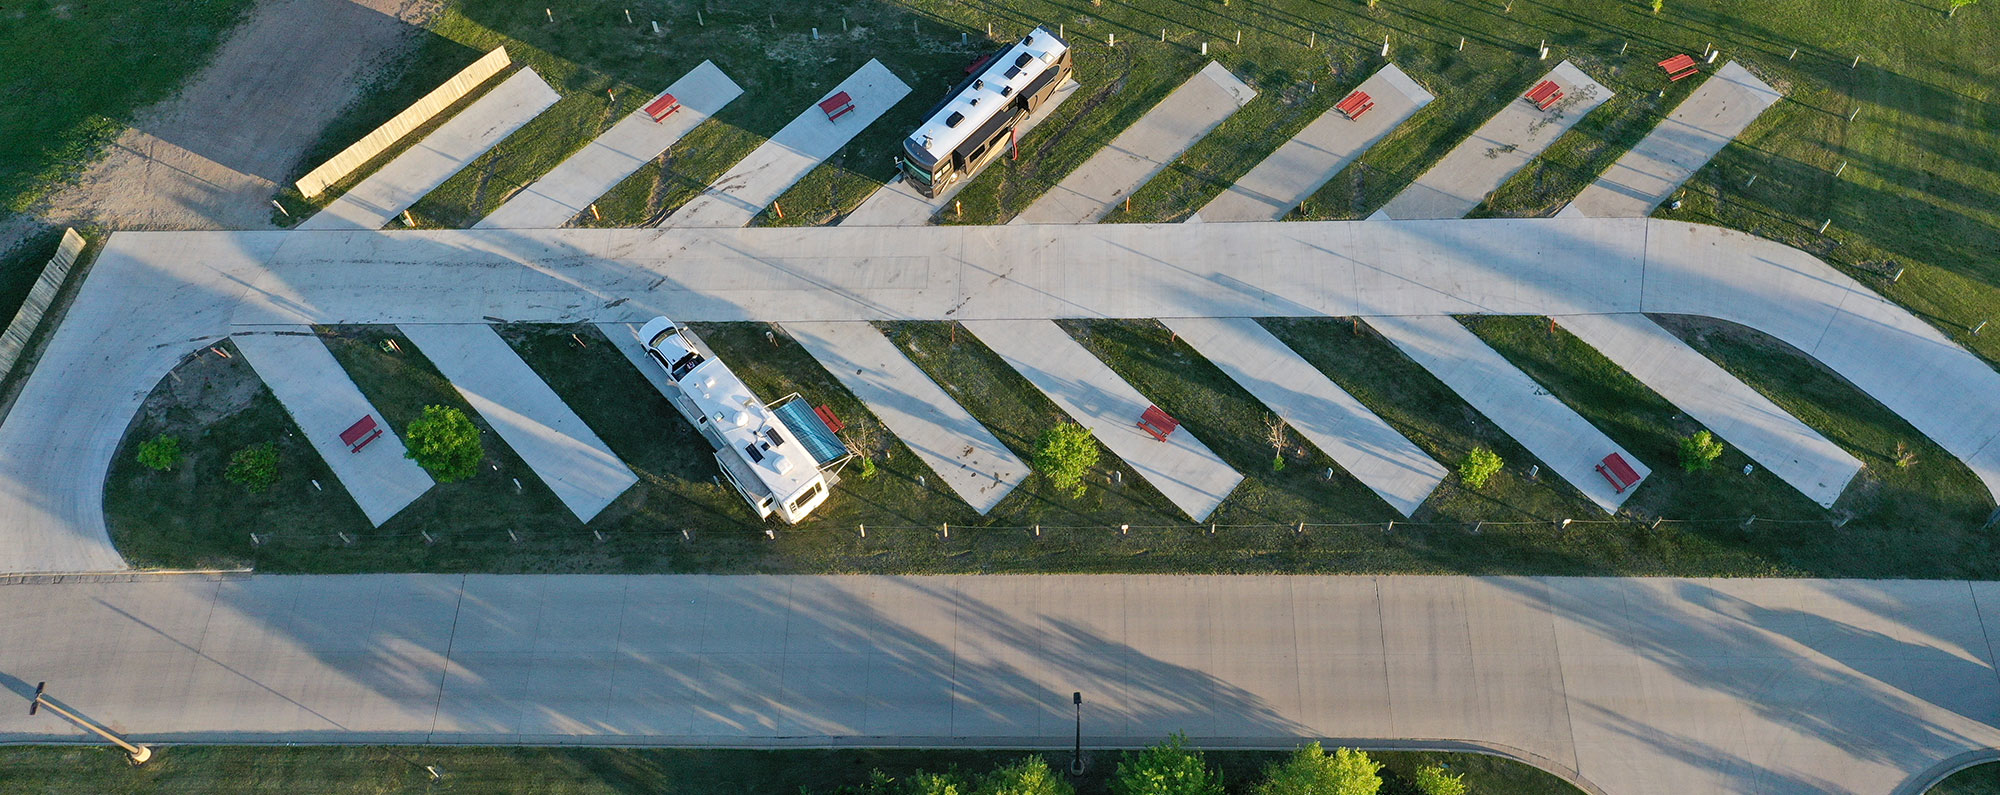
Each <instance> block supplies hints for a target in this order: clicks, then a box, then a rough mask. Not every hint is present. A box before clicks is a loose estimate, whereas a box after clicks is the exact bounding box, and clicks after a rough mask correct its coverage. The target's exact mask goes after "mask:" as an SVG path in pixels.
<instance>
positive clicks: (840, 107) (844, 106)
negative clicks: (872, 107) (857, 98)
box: [819, 91, 854, 121]
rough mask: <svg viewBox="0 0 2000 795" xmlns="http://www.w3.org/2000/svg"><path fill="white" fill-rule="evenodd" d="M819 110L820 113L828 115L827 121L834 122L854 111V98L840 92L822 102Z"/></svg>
mask: <svg viewBox="0 0 2000 795" xmlns="http://www.w3.org/2000/svg"><path fill="white" fill-rule="evenodd" d="M819 109H820V112H822V113H825V114H826V120H827V121H833V120H834V119H838V118H840V117H842V116H845V115H847V114H848V113H849V112H850V111H853V110H854V98H853V97H850V96H848V95H847V92H845V91H840V92H837V93H835V94H834V95H833V96H830V97H827V98H826V99H823V100H821V101H820V103H819Z"/></svg>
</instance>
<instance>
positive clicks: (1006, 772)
mask: <svg viewBox="0 0 2000 795" xmlns="http://www.w3.org/2000/svg"><path fill="white" fill-rule="evenodd" d="M1075 793H1076V789H1075V788H1074V787H1071V786H1070V785H1069V782H1067V781H1064V780H1063V779H1062V776H1061V775H1060V774H1058V773H1056V772H1055V771H1054V770H1051V769H1049V763H1048V762H1047V761H1046V760H1044V759H1042V757H1041V756H1040V755H1035V756H1030V757H1028V758H1026V759H1022V760H1021V761H1019V762H1015V763H1014V764H1011V765H1008V766H1006V767H1003V768H1000V769H999V770H995V771H993V772H991V773H988V774H986V778H985V779H984V780H983V781H981V782H980V787H979V795H1075Z"/></svg>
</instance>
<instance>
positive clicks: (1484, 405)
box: [1368, 316, 1652, 513]
mask: <svg viewBox="0 0 2000 795" xmlns="http://www.w3.org/2000/svg"><path fill="white" fill-rule="evenodd" d="M1368 325H1371V326H1374V327H1375V330H1377V331H1380V332H1382V336H1384V337H1387V338H1388V339H1389V342H1391V343H1394V344H1395V346H1396V347H1397V348H1398V349H1400V350H1402V351H1403V353H1404V354H1405V355H1407V356H1409V357H1410V358H1411V359H1415V360H1416V362H1417V364H1420V365H1423V368H1424V369H1425V370H1429V371H1430V373H1431V375H1434V376H1437V379H1438V380H1439V381H1443V382H1444V385H1445V386H1448V387H1451V389H1452V391H1454V392H1457V393H1458V395H1459V397H1462V398H1465V402H1467V403H1470V404H1472V407H1473V408H1475V409H1478V410H1479V413H1481V414H1484V415H1486V418H1487V419H1489V420H1492V421H1493V424H1494V425H1498V426H1500V430H1502V431H1506V432H1507V435H1508V436H1512V437H1514V441H1517V442H1520V443H1521V446H1522V447H1526V448H1528V452H1530V453H1533V454H1534V455H1535V457H1536V458H1539V459H1541V461H1542V463H1543V464H1545V465H1547V466H1548V468H1549V471H1548V472H1546V473H1544V474H1545V475H1554V476H1556V477H1560V478H1562V479H1563V480H1566V481H1569V484H1570V485H1572V486H1575V487H1576V488H1577V490H1578V491H1581V492H1583V495H1584V496H1585V497H1588V498H1590V501H1591V502H1594V503H1597V507H1599V508H1603V509H1604V511H1605V513H1617V512H1618V506H1620V505H1623V504H1625V501H1626V500H1628V499H1631V497H1632V494H1633V492H1636V491H1638V490H1639V488H1640V487H1642V486H1644V485H1645V477H1646V476H1647V475H1650V474H1652V469H1650V468H1648V467H1647V466H1646V464H1645V462H1642V461H1640V460H1639V459H1638V458H1637V457H1635V456H1633V455H1632V453H1631V452H1630V451H1628V450H1626V449H1625V448H1623V447H1620V446H1618V443H1617V442H1614V441H1611V437H1609V436H1605V435H1604V432H1603V431H1599V430H1598V429H1597V428H1596V426H1593V425H1591V424H1590V421H1589V420H1586V419H1584V418H1583V417H1582V416H1580V415H1578V414H1577V413H1576V410H1574V409H1571V408H1570V407H1569V406H1568V405H1565V404H1564V403H1563V402H1562V401H1561V400H1560V399H1558V398H1556V396H1554V395H1551V394H1549V391H1548V390H1546V389H1543V388H1542V386H1541V385H1540V384H1537V383H1535V379H1533V378H1529V377H1528V374H1527V373H1523V372H1521V370H1520V368H1518V367H1515V366H1514V365H1513V364H1512V363H1510V362H1508V361H1507V360H1506V359H1505V358H1503V357H1501V356H1500V354H1499V353H1498V352H1496V351H1494V350H1493V349H1492V348H1490V347H1487V345H1486V343H1485V342H1483V341H1481V340H1480V339H1479V337H1478V336H1477V335H1474V334H1473V333H1472V332H1471V331H1468V330H1466V328H1465V327H1464V326H1461V325H1459V323H1458V320H1457V319H1456V318H1453V317H1449V316H1433V317H1379V318H1369V319H1368ZM1612 453H1617V454H1619V455H1620V456H1623V457H1624V459H1625V463H1628V464H1631V465H1632V469H1633V470H1635V471H1637V472H1638V473H1639V478H1640V481H1639V483H1637V484H1634V485H1632V486H1630V487H1627V488H1626V489H1625V491H1624V492H1623V493H1619V492H1618V491H1616V490H1615V489H1613V488H1612V486H1611V483H1610V482H1609V481H1607V480H1605V478H1604V476H1603V475H1600V474H1598V472H1597V469H1596V468H1597V466H1598V465H1599V464H1600V463H1601V462H1603V460H1604V457H1605V456H1608V455H1611V454H1612ZM1521 465H1522V462H1519V461H1517V462H1514V463H1513V464H1512V465H1511V466H1512V468H1513V470H1514V471H1515V473H1516V474H1517V475H1523V474H1525V473H1522V472H1521V471H1520V469H1521Z"/></svg>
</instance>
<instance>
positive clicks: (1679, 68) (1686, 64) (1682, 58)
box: [1660, 53, 1701, 81]
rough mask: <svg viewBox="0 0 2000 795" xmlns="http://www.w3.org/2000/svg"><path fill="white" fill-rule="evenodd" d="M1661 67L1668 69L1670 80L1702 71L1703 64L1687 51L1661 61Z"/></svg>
mask: <svg viewBox="0 0 2000 795" xmlns="http://www.w3.org/2000/svg"><path fill="white" fill-rule="evenodd" d="M1660 68H1661V69H1665V70H1667V79H1668V80H1669V81H1673V80H1679V79H1681V78H1683V77H1687V76H1688V75H1691V74H1694V73H1696V72H1699V71H1701V65H1700V64H1699V63H1697V62H1696V61H1695V59H1694V58H1693V57H1692V56H1690V55H1688V54H1687V53H1681V54H1680V55H1676V56H1674V57H1672V58H1668V59H1666V60H1664V61H1661V62H1660Z"/></svg>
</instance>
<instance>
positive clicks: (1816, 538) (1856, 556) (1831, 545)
mask: <svg viewBox="0 0 2000 795" xmlns="http://www.w3.org/2000/svg"><path fill="white" fill-rule="evenodd" d="M1654 319H1655V320H1657V321H1659V322H1660V325H1661V326H1663V327H1664V328H1666V329H1667V330H1668V331H1670V332H1673V333H1674V334H1676V335H1678V336H1679V337H1680V338H1681V339H1682V340H1683V341H1685V342H1687V343H1688V345H1690V346H1692V347H1693V348H1694V349H1695V350H1698V351H1701V352H1702V353H1703V354H1704V355H1706V356H1708V357H1709V358H1710V359H1712V360H1714V361H1715V363H1716V364H1718V365H1721V366H1722V368H1723V369H1724V370H1727V371H1729V373H1730V374H1731V375H1734V376H1736V377H1737V378H1738V379H1741V380H1742V381H1743V382H1744V383H1745V384H1748V385H1750V387H1751V388H1753V389H1756V390H1757V391H1758V392H1760V393H1762V394H1763V395H1764V396H1765V397H1767V398H1770V400H1771V402H1773V403H1776V404H1778V405H1779V406H1780V407H1782V408H1783V409H1784V410H1785V411H1786V412H1787V413H1789V414H1791V415H1792V416H1794V417H1797V418H1798V419H1799V421H1801V422H1804V423H1805V424H1806V425H1807V426H1809V427H1811V428H1812V429H1813V430H1816V431H1818V432H1819V433H1820V434H1821V435H1823V436H1825V437H1826V438H1827V439H1829V440H1832V441H1833V443H1834V444H1838V445H1840V446H1841V448H1842V449H1845V450H1846V451H1847V452H1848V453H1849V454H1852V455H1853V456H1854V457H1856V458H1858V459H1860V460H1861V462H1862V465H1863V468H1862V470H1861V472H1860V474H1858V475H1856V476H1855V479H1854V482H1852V483H1850V484H1849V485H1848V487H1847V491H1846V492H1845V493H1843V494H1842V495H1841V498H1840V501H1839V502H1837V503H1835V504H1834V511H1835V515H1836V516H1837V517H1851V518H1850V519H1849V521H1848V523H1847V525H1846V526H1845V527H1842V528H1839V529H1837V530H1835V531H1833V532H1831V533H1825V532H1818V533H1808V534H1807V536H1808V537H1807V538H1804V539H1801V540H1800V542H1799V546H1798V549H1797V552H1796V554H1799V555H1801V556H1802V558H1803V559H1805V560H1809V561H1810V562H1812V563H1814V564H1815V565H1816V566H1817V567H1818V568H1817V569H1816V570H1818V571H1840V572H1842V574H1841V575H1840V576H1879V577H1900V576H1926V577H1962V578H1969V579H1988V578H1992V577H1994V576H1997V575H1996V573H2000V567H1996V566H1995V565H1994V562H1993V561H1994V557H1993V551H1994V546H1995V545H1994V540H1993V537H1992V535H1991V532H1990V531H1989V530H1988V529H1986V527H1985V525H1986V522H1987V520H1988V517H1989V516H1990V515H1991V514H1992V512H1993V508H1994V501H1993V497H1992V495H1990V494H1988V493H1987V491H1986V486H1985V484H1983V483H1981V482H1980V481H1979V478H1978V477H1976V476H1975V475H1973V474H1972V472H1971V470H1968V469H1966V467H1965V465H1964V463H1962V462H1960V461H1959V460H1958V459H1957V458H1954V457H1953V456H1952V455H1951V454H1950V453H1948V452H1945V451H1944V449H1943V448H1940V447H1938V446H1937V444H1936V443H1934V442H1932V441H1931V440H1930V439H1928V438H1926V437H1925V436H1924V435H1923V434H1922V433H1920V432H1918V431H1917V429H1915V428H1913V427H1911V426H1910V424H1909V423H1907V422H1904V421H1903V420H1902V418H1900V417H1897V416H1896V415H1895V413H1894V412H1891V411H1889V409H1888V408H1886V407H1884V406H1883V405H1882V404H1881V403H1879V402H1876V401H1875V400H1874V399H1873V398H1870V397H1868V395H1867V394H1865V393H1863V392H1861V391H1860V390H1859V389H1856V388H1854V385H1853V384H1850V383H1848V382H1847V380H1846V379H1843V378H1841V377H1840V376H1839V375H1836V374H1834V373H1833V372H1832V371H1831V370H1828V369H1827V368H1826V367H1825V366H1823V365H1821V364H1819V363H1818V362H1816V361H1814V360H1813V359H1812V358H1811V357H1809V356H1806V355H1805V354H1804V353H1802V352H1800V351H1799V350H1798V349H1796V348H1793V347H1791V346H1790V345H1787V344H1785V343H1784V342H1782V341H1779V340H1778V339H1776V338H1774V337H1771V336H1769V335H1766V334H1764V333H1762V332H1759V331H1756V330H1754V329H1750V328H1747V327H1744V326H1739V325H1736V324H1733V323H1727V322H1724V321H1719V320H1713V319H1709V318H1697V317H1688V316H1684V315H1656V316H1654ZM1725 441H1727V440H1725ZM1899 448H1900V450H1901V453H1899ZM1899 461H1900V462H1902V463H1900V464H1899ZM1760 532H1761V531H1760ZM1808 555H1810V556H1811V557H1810V558H1804V556H1808ZM1891 572H1893V573H1891ZM1915 572H1927V573H1925V574H1921V575H1918V574H1915Z"/></svg>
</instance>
